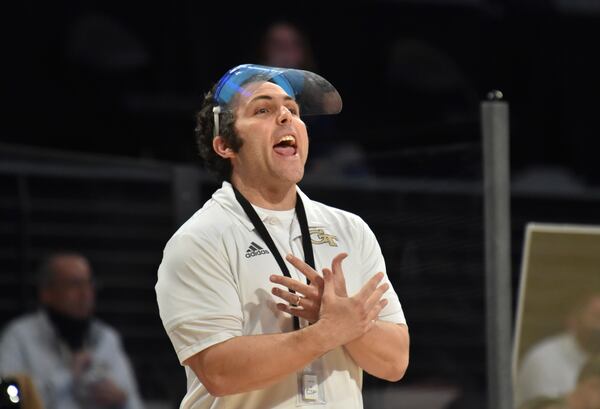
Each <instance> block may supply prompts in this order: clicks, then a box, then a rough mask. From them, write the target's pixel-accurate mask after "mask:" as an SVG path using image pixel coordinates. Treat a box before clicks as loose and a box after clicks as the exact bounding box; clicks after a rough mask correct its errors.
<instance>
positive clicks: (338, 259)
mask: <svg viewBox="0 0 600 409" xmlns="http://www.w3.org/2000/svg"><path fill="white" fill-rule="evenodd" d="M346 257H348V254H346V253H340V254H338V255H337V256H335V257H334V258H333V261H332V262H331V270H332V271H333V274H334V276H336V279H339V280H340V281H341V282H343V283H344V286H345V285H346V279H345V278H344V271H343V270H342V261H344V259H345V258H346Z"/></svg>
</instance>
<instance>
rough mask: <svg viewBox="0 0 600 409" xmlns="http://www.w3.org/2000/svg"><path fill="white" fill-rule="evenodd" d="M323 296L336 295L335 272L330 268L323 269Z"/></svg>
mask: <svg viewBox="0 0 600 409" xmlns="http://www.w3.org/2000/svg"><path fill="white" fill-rule="evenodd" d="M323 297H335V283H334V282H333V274H332V273H331V271H329V270H328V269H323Z"/></svg>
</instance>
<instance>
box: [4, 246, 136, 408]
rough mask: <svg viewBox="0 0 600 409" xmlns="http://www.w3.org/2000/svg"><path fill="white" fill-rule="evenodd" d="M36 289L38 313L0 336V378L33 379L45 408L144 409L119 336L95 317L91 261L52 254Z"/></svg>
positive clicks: (42, 271)
mask: <svg viewBox="0 0 600 409" xmlns="http://www.w3.org/2000/svg"><path fill="white" fill-rule="evenodd" d="M38 285H39V301H40V303H41V308H40V310H39V311H37V312H34V313H31V314H28V315H25V316H23V317H20V318H18V319H16V320H14V321H13V322H11V323H9V324H8V325H7V327H6V329H5V330H4V332H3V334H2V338H1V339H0V375H2V376H7V375H10V374H17V373H24V374H27V375H29V376H30V377H31V378H32V379H33V381H34V383H35V385H36V387H37V390H38V392H39V393H40V395H41V397H42V400H43V403H44V406H45V407H46V409H78V408H80V409H96V408H98V409H99V408H122V409H139V408H141V407H142V403H141V399H140V397H139V395H138V392H137V385H136V381H135V379H134V375H133V372H132V369H131V366H130V363H129V360H128V358H127V357H126V355H125V352H124V350H123V348H122V346H121V341H120V337H119V335H118V334H117V333H116V331H115V330H114V329H112V328H111V327H109V326H108V325H106V324H105V323H103V322H101V321H99V320H98V319H96V318H94V315H93V314H94V304H95V290H94V282H93V276H92V269H91V267H90V263H89V262H88V260H87V259H86V258H85V257H84V256H83V255H81V254H77V253H72V252H61V253H55V254H52V255H50V256H49V257H47V258H46V259H45V260H44V261H43V262H42V264H41V266H40V271H39V282H38Z"/></svg>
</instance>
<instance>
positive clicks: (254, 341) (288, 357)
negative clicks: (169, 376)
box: [185, 325, 331, 396]
mask: <svg viewBox="0 0 600 409" xmlns="http://www.w3.org/2000/svg"><path fill="white" fill-rule="evenodd" d="M329 349H331V346H329V345H327V340H326V338H325V337H324V336H323V335H322V334H320V332H319V328H318V326H317V325H313V326H309V327H306V328H303V329H301V330H298V331H293V332H286V333H280V334H269V335H251V336H240V337H235V338H232V339H230V340H227V341H225V342H222V343H220V344H217V345H214V346H212V347H210V348H207V349H206V350H204V351H202V352H199V353H198V354H196V355H194V356H192V357H191V358H190V359H188V360H187V361H186V362H185V364H186V365H189V366H190V367H191V368H192V369H193V370H194V372H195V373H196V375H197V376H198V378H199V379H200V381H201V382H202V384H203V385H204V386H205V387H206V388H207V389H208V391H209V392H210V393H211V394H212V395H214V396H224V395H231V394H234V393H241V392H247V391H251V390H256V389H262V388H265V387H267V386H269V385H271V384H273V383H275V382H277V381H279V380H281V379H282V378H284V377H285V376H287V375H289V374H290V373H294V372H296V371H298V370H300V369H302V368H303V367H304V366H306V365H307V364H309V363H310V362H312V361H313V360H315V359H316V358H318V357H319V356H321V355H323V354H324V353H325V352H327V350H329Z"/></svg>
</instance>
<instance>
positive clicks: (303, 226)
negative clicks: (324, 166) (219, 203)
mask: <svg viewBox="0 0 600 409" xmlns="http://www.w3.org/2000/svg"><path fill="white" fill-rule="evenodd" d="M233 191H234V193H235V198H236V199H237V201H238V202H239V204H240V205H241V206H242V209H244V212H246V215H247V216H248V218H249V219H250V221H251V222H252V224H253V225H254V228H255V229H256V231H257V232H258V235H259V236H260V238H261V239H263V241H264V242H265V243H266V245H267V247H268V248H269V250H271V254H272V255H273V257H275V261H277V264H279V268H280V269H281V272H282V273H283V275H284V276H286V277H289V278H292V276H291V275H290V271H289V270H288V268H287V265H286V264H285V261H283V257H281V254H280V253H279V250H277V246H275V242H274V241H273V239H272V238H271V235H270V234H269V232H268V231H267V228H266V227H265V225H264V223H263V222H262V220H260V217H258V214H257V213H256V210H254V207H252V205H251V204H250V202H248V200H247V199H246V198H245V197H244V196H242V194H241V193H240V192H239V191H238V190H237V189H236V188H235V187H234V188H233ZM296 215H297V216H298V223H300V233H302V250H303V251H304V260H305V262H306V264H308V265H309V266H311V267H312V268H313V269H314V268H315V256H314V254H313V248H312V244H311V242H310V232H309V231H308V221H307V219H306V212H305V211H304V204H303V203H302V199H301V198H300V194H299V193H296ZM307 281H308V282H309V283H310V281H309V280H308V279H307ZM289 291H290V292H291V293H294V294H295V293H296V292H295V291H294V290H292V289H289ZM294 328H295V329H300V321H299V320H298V317H294Z"/></svg>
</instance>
